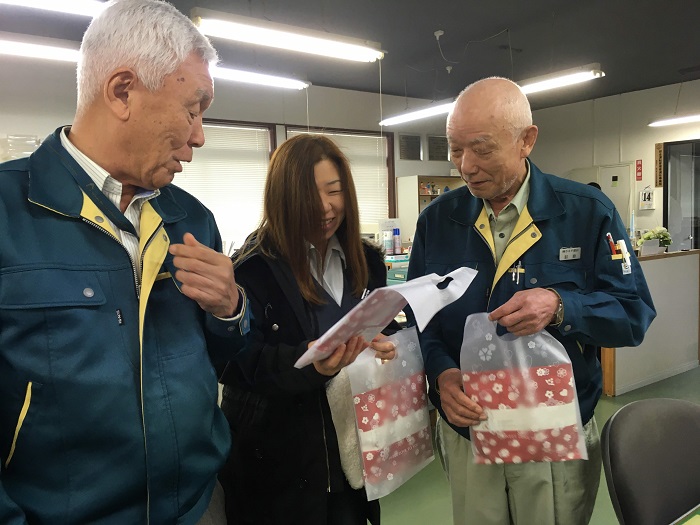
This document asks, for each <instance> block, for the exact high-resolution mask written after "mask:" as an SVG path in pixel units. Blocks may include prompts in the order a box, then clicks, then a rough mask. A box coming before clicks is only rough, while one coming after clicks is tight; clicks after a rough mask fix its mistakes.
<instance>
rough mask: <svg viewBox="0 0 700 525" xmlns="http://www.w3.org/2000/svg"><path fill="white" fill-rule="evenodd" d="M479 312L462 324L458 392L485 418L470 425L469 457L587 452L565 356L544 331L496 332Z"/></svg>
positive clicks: (488, 459)
mask: <svg viewBox="0 0 700 525" xmlns="http://www.w3.org/2000/svg"><path fill="white" fill-rule="evenodd" d="M496 328H497V323H495V322H492V321H489V320H488V314H487V313H479V314H472V315H470V316H469V317H467V320H466V323H465V325H464V340H463V342H462V351H461V355H460V360H461V362H460V367H461V370H462V380H463V382H464V392H465V394H467V395H468V396H470V398H471V399H472V400H473V401H475V402H477V403H479V405H481V407H482V408H483V409H484V412H485V413H486V415H487V419H486V421H483V422H482V423H480V424H478V425H476V426H473V427H470V437H471V443H472V451H473V453H474V457H475V460H476V462H477V463H487V464H488V463H525V462H531V461H536V462H541V461H569V460H574V459H588V454H587V451H586V446H585V439H584V434H583V426H582V424H581V415H580V412H579V407H578V397H577V396H576V385H575V383H574V375H573V370H572V367H571V361H570V359H569V356H568V355H567V353H566V350H564V347H563V346H562V345H561V343H559V341H557V340H556V339H555V338H554V337H552V336H551V335H550V334H549V333H547V332H546V331H544V330H543V331H541V332H538V333H537V334H534V335H530V336H524V337H517V336H514V335H513V334H506V335H504V336H501V337H499V336H498V335H497V334H496Z"/></svg>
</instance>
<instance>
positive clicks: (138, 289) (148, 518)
mask: <svg viewBox="0 0 700 525" xmlns="http://www.w3.org/2000/svg"><path fill="white" fill-rule="evenodd" d="M81 219H82V220H83V222H85V223H86V224H89V225H90V226H92V227H94V228H96V229H97V230H99V231H101V232H102V233H104V234H106V235H108V236H109V237H111V238H112V239H114V240H115V241H117V242H118V243H119V244H120V245H121V247H122V248H124V251H125V252H126V254H127V256H128V257H129V262H130V263H131V271H132V275H133V277H134V288H135V292H136V297H137V298H138V299H139V300H140V299H141V280H140V279H139V274H138V272H137V271H136V265H135V264H134V259H133V258H132V257H131V254H130V253H129V250H127V249H126V247H125V246H124V245H123V244H122V242H121V241H120V240H119V239H117V237H115V236H114V235H112V234H111V233H110V232H109V231H107V230H106V229H105V228H102V227H101V226H98V225H97V224H95V223H94V222H92V221H89V220H87V219H86V218H84V217H81ZM162 226H163V221H161V222H160V223H159V224H158V226H157V227H156V228H155V230H153V233H152V234H151V236H150V237H149V238H148V241H146V244H145V245H144V247H143V251H142V252H141V258H140V260H139V265H140V266H139V267H140V268H141V271H143V259H144V257H145V256H146V250H148V246H149V245H150V244H151V241H153V238H154V237H155V235H156V233H158V232H159V231H160V229H161V227H162ZM139 344H141V343H139ZM139 368H140V369H141V388H140V390H141V392H140V397H141V427H142V430H143V445H144V454H145V455H146V463H148V444H147V442H146V439H147V438H146V420H145V419H144V400H143V362H142V363H141V364H140V366H139ZM150 522H151V490H150V488H149V487H148V482H147V483H146V524H149V523H150Z"/></svg>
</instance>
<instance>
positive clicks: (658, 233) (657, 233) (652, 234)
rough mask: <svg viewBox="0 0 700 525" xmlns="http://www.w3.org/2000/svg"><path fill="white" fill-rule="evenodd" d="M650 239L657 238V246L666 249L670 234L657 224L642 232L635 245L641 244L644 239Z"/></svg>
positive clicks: (670, 240) (670, 241) (669, 241)
mask: <svg viewBox="0 0 700 525" xmlns="http://www.w3.org/2000/svg"><path fill="white" fill-rule="evenodd" d="M650 239H659V246H660V247H663V248H664V249H666V248H667V247H668V246H669V245H670V244H671V243H672V242H673V239H671V234H670V233H668V230H667V229H666V228H664V227H663V226H657V227H656V228H653V229H651V230H649V231H648V232H646V233H644V234H642V236H641V237H640V238H639V240H638V241H637V246H641V245H642V244H644V242H645V241H648V240H650Z"/></svg>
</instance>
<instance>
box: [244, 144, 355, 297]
mask: <svg viewBox="0 0 700 525" xmlns="http://www.w3.org/2000/svg"><path fill="white" fill-rule="evenodd" d="M323 160H329V161H331V162H332V163H333V165H334V166H335V167H336V169H337V170H338V175H339V177H340V183H341V188H342V191H343V198H344V204H345V219H344V220H343V222H342V223H341V224H340V226H339V227H338V230H337V231H336V236H337V238H338V241H339V242H340V246H341V247H342V249H343V252H344V253H345V262H346V265H347V269H348V276H349V279H350V286H351V293H352V294H353V295H355V296H358V297H359V296H360V295H361V294H362V291H363V290H364V288H365V287H366V285H367V279H368V270H367V262H366V260H365V256H364V249H363V247H362V240H361V237H360V214H359V209H358V205H357V194H356V192H355V184H354V183H353V180H352V174H351V173H350V165H349V163H348V160H347V158H346V157H345V155H344V154H343V152H342V151H340V148H338V146H337V145H336V144H335V142H333V141H332V140H331V139H329V138H327V137H325V136H323V135H312V134H301V135H296V136H294V137H292V138H290V139H288V140H287V141H285V142H283V143H282V144H281V145H280V146H279V147H278V148H277V149H276V150H275V152H274V153H273V154H272V158H271V159H270V166H269V168H268V172H267V181H266V183H265V195H264V199H263V218H262V221H261V223H260V227H259V228H258V231H257V236H256V240H255V244H254V245H253V246H248V247H246V248H245V250H244V251H243V253H242V254H241V255H240V256H238V257H237V258H243V257H245V256H246V255H247V254H248V253H250V251H252V250H254V249H255V248H257V247H259V248H260V250H261V251H262V252H263V253H264V254H265V255H267V256H269V257H279V258H281V259H283V260H285V261H286V262H287V263H288V264H289V266H290V267H291V270H292V273H293V274H294V277H295V278H296V281H297V284H298V286H299V290H300V291H301V294H302V296H303V297H304V298H305V299H306V300H307V301H309V302H311V303H315V304H320V303H322V302H323V301H322V300H321V298H320V297H319V295H318V293H317V291H316V286H315V285H314V283H313V279H312V277H311V270H310V268H309V260H308V245H307V243H311V244H315V243H317V242H322V240H323V231H322V228H321V223H322V220H323V215H324V212H323V209H322V208H323V206H322V203H321V197H320V196H319V194H318V189H317V187H316V179H315V176H314V167H315V166H316V164H318V163H319V162H321V161H323Z"/></svg>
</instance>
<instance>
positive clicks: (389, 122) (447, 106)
mask: <svg viewBox="0 0 700 525" xmlns="http://www.w3.org/2000/svg"><path fill="white" fill-rule="evenodd" d="M452 106H454V101H451V102H441V103H437V104H436V105H434V106H429V107H427V108H423V109H418V110H415V111H410V112H408V113H403V114H401V115H397V116H395V117H390V118H387V119H384V120H382V121H381V122H380V123H379V125H380V126H393V125H394V124H403V123H404V122H411V121H412V120H419V119H422V118H428V117H434V116H435V115H443V114H445V115H446V114H447V113H449V112H450V110H451V109H452Z"/></svg>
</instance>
